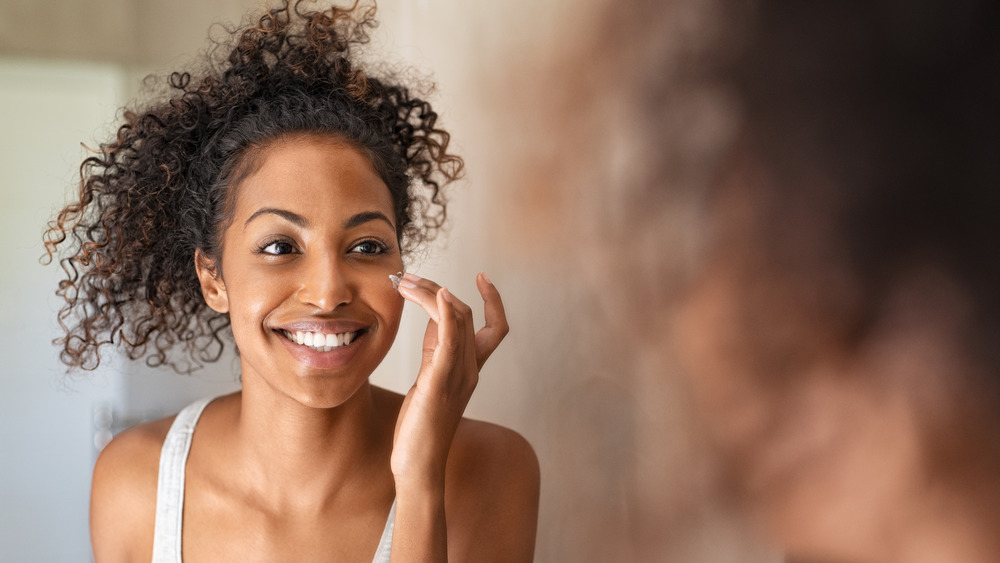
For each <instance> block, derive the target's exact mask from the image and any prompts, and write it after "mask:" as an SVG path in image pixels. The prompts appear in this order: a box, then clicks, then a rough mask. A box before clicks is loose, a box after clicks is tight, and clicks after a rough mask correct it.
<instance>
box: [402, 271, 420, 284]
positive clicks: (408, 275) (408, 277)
mask: <svg viewBox="0 0 1000 563" xmlns="http://www.w3.org/2000/svg"><path fill="white" fill-rule="evenodd" d="M403 279H404V280H410V281H411V282H418V281H420V280H421V279H423V278H421V277H420V276H418V275H417V274H411V273H410V272H406V273H405V274H403Z"/></svg>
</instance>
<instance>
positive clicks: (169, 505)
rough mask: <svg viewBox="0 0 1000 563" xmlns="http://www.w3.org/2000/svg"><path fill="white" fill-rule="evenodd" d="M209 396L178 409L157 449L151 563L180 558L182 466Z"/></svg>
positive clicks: (175, 561)
mask: <svg viewBox="0 0 1000 563" xmlns="http://www.w3.org/2000/svg"><path fill="white" fill-rule="evenodd" d="M211 401H212V398H211V397H209V398H206V399H200V400H198V401H195V402H194V403H191V404H190V405H188V406H187V407H185V408H184V409H183V410H181V412H179V413H177V417H176V418H174V422H173V424H171V425H170V430H169V431H168V432H167V437H166V439H165V440H164V441H163V449H161V450H160V470H159V475H158V478H157V484H156V521H155V524H154V532H153V563H180V562H181V530H182V524H183V523H182V518H183V516H184V467H185V465H186V464H187V458H188V453H189V452H190V451H191V437H192V435H194V427H195V425H196V424H197V423H198V418H199V417H201V413H202V411H204V410H205V406H206V405H208V403H210V402H211Z"/></svg>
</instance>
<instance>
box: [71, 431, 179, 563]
mask: <svg viewBox="0 0 1000 563" xmlns="http://www.w3.org/2000/svg"><path fill="white" fill-rule="evenodd" d="M172 422H173V417H170V418H165V419H161V420H157V421H154V422H149V423H146V424H142V425H139V426H136V427H134V428H130V429H128V430H126V431H124V432H122V433H121V434H119V435H118V436H116V437H115V438H114V439H113V440H111V442H110V443H109V444H108V445H107V446H105V448H104V450H103V451H101V455H100V456H99V457H98V458H97V463H96V464H95V465H94V478H93V483H92V486H91V492H90V537H91V542H92V544H93V548H94V557H95V560H96V561H98V562H105V561H111V562H115V561H132V560H148V559H149V558H150V557H152V542H153V523H154V519H155V513H156V483H157V477H158V474H159V463H160V450H161V449H162V447H163V441H164V439H165V438H166V436H167V432H168V431H169V430H170V424H171V423H172Z"/></svg>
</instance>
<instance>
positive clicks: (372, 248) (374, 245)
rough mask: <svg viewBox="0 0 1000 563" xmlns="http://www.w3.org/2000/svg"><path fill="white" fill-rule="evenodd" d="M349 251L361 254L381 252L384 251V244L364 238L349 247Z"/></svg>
mask: <svg viewBox="0 0 1000 563" xmlns="http://www.w3.org/2000/svg"><path fill="white" fill-rule="evenodd" d="M351 252H358V253H361V254H381V253H383V252H385V246H383V245H382V244H379V243H378V242H375V241H373V240H366V241H364V242H360V243H358V244H357V245H356V246H355V247H354V248H352V249H351Z"/></svg>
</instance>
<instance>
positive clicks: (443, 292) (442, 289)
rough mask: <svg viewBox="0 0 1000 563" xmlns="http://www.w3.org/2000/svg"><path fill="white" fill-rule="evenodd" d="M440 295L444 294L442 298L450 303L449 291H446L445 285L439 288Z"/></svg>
mask: <svg viewBox="0 0 1000 563" xmlns="http://www.w3.org/2000/svg"><path fill="white" fill-rule="evenodd" d="M441 295H443V296H444V300H445V301H447V302H448V303H451V292H450V291H448V288H447V287H442V288H441Z"/></svg>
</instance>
